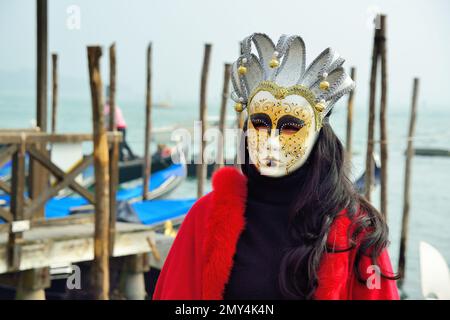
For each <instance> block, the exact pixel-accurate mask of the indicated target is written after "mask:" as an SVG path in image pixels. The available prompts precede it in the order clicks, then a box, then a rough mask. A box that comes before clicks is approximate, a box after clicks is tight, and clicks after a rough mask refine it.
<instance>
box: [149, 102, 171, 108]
mask: <svg viewBox="0 0 450 320" xmlns="http://www.w3.org/2000/svg"><path fill="white" fill-rule="evenodd" d="M153 107H155V108H159V109H167V108H173V104H172V103H171V102H169V101H161V102H158V103H154V104H153Z"/></svg>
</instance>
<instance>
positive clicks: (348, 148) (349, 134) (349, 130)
mask: <svg viewBox="0 0 450 320" xmlns="http://www.w3.org/2000/svg"><path fill="white" fill-rule="evenodd" d="M350 77H351V78H352V79H353V81H356V68H355V67H352V68H351V69H350ZM354 99H355V90H352V91H351V92H350V94H349V96H348V103H347V137H346V140H345V149H346V151H347V160H348V161H349V162H350V161H351V160H352V128H353V101H354Z"/></svg>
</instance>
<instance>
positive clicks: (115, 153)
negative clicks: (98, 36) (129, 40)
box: [108, 43, 119, 256]
mask: <svg viewBox="0 0 450 320" xmlns="http://www.w3.org/2000/svg"><path fill="white" fill-rule="evenodd" d="M108 104H109V130H110V131H113V132H117V128H116V117H115V115H116V44H115V43H113V44H112V45H111V46H110V47H109V101H108ZM109 177H110V179H111V181H110V184H109V219H110V223H109V253H110V255H111V256H112V254H113V252H114V241H115V234H116V216H117V202H116V193H117V187H118V185H119V141H118V140H117V137H114V139H113V142H112V144H111V147H110V148H109Z"/></svg>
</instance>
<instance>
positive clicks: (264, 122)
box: [250, 113, 272, 132]
mask: <svg viewBox="0 0 450 320" xmlns="http://www.w3.org/2000/svg"><path fill="white" fill-rule="evenodd" d="M250 121H251V122H252V125H253V127H254V128H255V129H256V130H267V131H269V132H270V129H271V128H272V120H271V119H270V117H269V116H268V115H267V114H265V113H255V114H252V115H251V116H250Z"/></svg>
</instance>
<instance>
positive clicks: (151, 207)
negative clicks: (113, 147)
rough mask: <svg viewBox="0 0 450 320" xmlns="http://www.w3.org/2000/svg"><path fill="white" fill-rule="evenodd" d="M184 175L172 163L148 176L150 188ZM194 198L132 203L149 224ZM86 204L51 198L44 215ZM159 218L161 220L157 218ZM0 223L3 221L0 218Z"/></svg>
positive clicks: (134, 193) (124, 194)
mask: <svg viewBox="0 0 450 320" xmlns="http://www.w3.org/2000/svg"><path fill="white" fill-rule="evenodd" d="M182 175H184V168H183V166H182V165H181V164H174V165H171V166H170V167H168V168H166V169H163V170H160V171H158V172H155V173H153V174H152V175H151V177H150V190H155V189H156V188H158V187H160V186H161V185H162V184H163V183H164V181H166V180H167V179H168V178H169V177H171V176H182ZM142 188H143V187H142V185H139V186H136V187H133V188H128V189H122V190H120V191H118V192H117V200H118V201H127V200H130V199H133V198H136V197H139V196H140V195H141V194H142ZM0 199H2V200H5V201H6V202H7V203H9V200H10V199H9V195H5V194H0ZM194 201H195V199H182V200H176V199H173V200H150V201H140V202H135V203H133V209H134V210H135V211H136V213H137V215H138V216H139V218H140V220H141V221H142V223H144V224H151V223H155V222H158V221H164V220H167V219H171V218H173V217H176V216H179V215H183V214H185V213H187V211H188V210H189V209H190V208H191V206H192V204H193V203H194ZM85 204H88V202H87V200H85V199H84V198H81V197H65V198H52V199H50V200H49V201H47V203H46V205H45V217H46V218H47V219H53V218H62V217H65V216H68V215H69V214H70V209H71V208H73V207H78V206H82V205H85ZM159 219H161V220H159ZM0 223H3V221H2V220H1V219H0Z"/></svg>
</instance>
